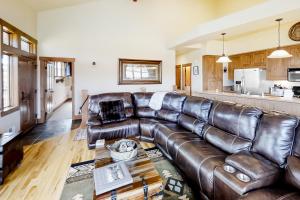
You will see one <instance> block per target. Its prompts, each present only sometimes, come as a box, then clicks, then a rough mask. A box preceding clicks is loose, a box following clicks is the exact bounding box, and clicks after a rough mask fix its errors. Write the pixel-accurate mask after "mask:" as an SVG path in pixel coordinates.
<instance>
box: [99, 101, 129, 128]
mask: <svg viewBox="0 0 300 200" xmlns="http://www.w3.org/2000/svg"><path fill="white" fill-rule="evenodd" d="M99 108H100V112H99V116H100V119H101V122H102V124H107V123H111V122H119V121H124V120H125V119H126V114H125V108H124V102H123V100H116V101H101V102H99Z"/></svg>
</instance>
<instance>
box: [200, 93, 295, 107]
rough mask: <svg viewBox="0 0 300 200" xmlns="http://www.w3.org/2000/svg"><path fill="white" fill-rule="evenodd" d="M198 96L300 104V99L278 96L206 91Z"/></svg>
mask: <svg viewBox="0 0 300 200" xmlns="http://www.w3.org/2000/svg"><path fill="white" fill-rule="evenodd" d="M197 94H199V95H200V94H209V95H221V96H231V97H239V98H250V99H260V100H269V101H280V102H288V103H299V104H300V98H296V97H290V98H288V97H277V96H270V95H265V96H260V95H247V94H238V93H234V92H216V91H212V90H206V91H203V92H195V95H197Z"/></svg>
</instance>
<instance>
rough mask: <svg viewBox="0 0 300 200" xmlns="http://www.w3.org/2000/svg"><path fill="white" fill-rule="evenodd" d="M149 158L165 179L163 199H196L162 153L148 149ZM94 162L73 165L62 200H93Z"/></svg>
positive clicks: (177, 171) (154, 149)
mask: <svg viewBox="0 0 300 200" xmlns="http://www.w3.org/2000/svg"><path fill="white" fill-rule="evenodd" d="M146 153H147V155H148V157H149V158H150V159H151V160H152V161H153V162H154V164H155V167H156V169H157V171H158V172H159V174H160V176H161V177H162V179H163V183H164V191H163V199H166V200H173V199H180V200H193V199H199V198H196V196H195V195H194V193H193V191H192V189H191V188H190V187H189V186H188V184H187V183H186V181H185V180H184V179H183V177H182V176H181V175H180V172H179V170H177V169H176V168H175V167H174V166H173V165H172V164H171V163H170V162H169V161H168V159H167V158H165V157H164V156H163V154H162V152H161V151H160V150H159V149H157V148H150V149H146ZM93 169H94V160H90V161H86V162H82V163H76V164H72V165H71V167H70V169H69V173H68V176H67V179H66V182H65V186H64V188H63V192H62V195H61V198H60V199H61V200H92V199H93V190H94V181H93Z"/></svg>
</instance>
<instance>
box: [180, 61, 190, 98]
mask: <svg viewBox="0 0 300 200" xmlns="http://www.w3.org/2000/svg"><path fill="white" fill-rule="evenodd" d="M191 67H192V64H185V65H183V69H182V71H183V86H184V88H183V89H184V90H185V91H186V94H187V95H191V94H192V88H191V87H192V80H191V78H192V74H191Z"/></svg>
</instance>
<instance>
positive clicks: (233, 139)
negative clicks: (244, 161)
mask: <svg viewBox="0 0 300 200" xmlns="http://www.w3.org/2000/svg"><path fill="white" fill-rule="evenodd" d="M203 137H204V138H205V140H206V141H207V142H209V143H211V144H212V145H214V146H216V147H217V148H219V149H221V150H223V151H225V152H227V153H230V154H233V153H237V152H239V151H242V150H250V148H251V146H252V142H251V140H249V139H245V138H242V137H239V136H237V135H234V134H231V133H228V132H225V131H223V130H221V129H218V128H216V127H213V126H210V125H208V124H207V125H205V127H204V130H203Z"/></svg>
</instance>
